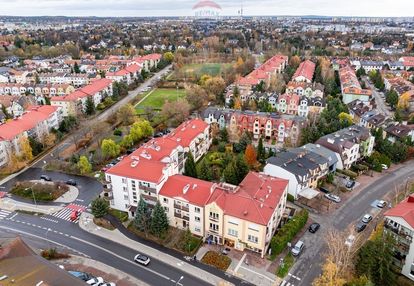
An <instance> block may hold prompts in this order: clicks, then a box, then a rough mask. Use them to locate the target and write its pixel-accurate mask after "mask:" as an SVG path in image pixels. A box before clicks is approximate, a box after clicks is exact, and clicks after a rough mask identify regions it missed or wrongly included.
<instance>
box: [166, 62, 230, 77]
mask: <svg viewBox="0 0 414 286" xmlns="http://www.w3.org/2000/svg"><path fill="white" fill-rule="evenodd" d="M231 65H232V64H229V63H205V64H187V65H184V66H183V67H182V68H181V69H180V70H179V72H174V73H172V74H171V76H170V77H169V79H179V78H177V77H186V78H187V79H193V78H198V77H200V76H202V75H204V74H207V75H210V76H217V75H220V74H221V73H222V72H223V71H224V69H226V68H227V67H229V66H231Z"/></svg>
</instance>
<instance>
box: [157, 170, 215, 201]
mask: <svg viewBox="0 0 414 286" xmlns="http://www.w3.org/2000/svg"><path fill="white" fill-rule="evenodd" d="M213 190H214V183H211V182H207V181H203V180H199V179H195V178H191V177H186V176H183V175H174V176H171V177H169V178H168V180H167V181H166V182H165V184H164V185H163V187H162V188H161V190H160V193H159V194H160V195H161V196H165V197H170V198H181V199H182V200H185V201H187V202H188V203H191V204H193V205H197V206H201V207H203V206H204V205H205V204H206V203H207V201H208V199H209V198H210V196H211V194H212V193H213Z"/></svg>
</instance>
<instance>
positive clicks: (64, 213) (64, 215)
mask: <svg viewBox="0 0 414 286" xmlns="http://www.w3.org/2000/svg"><path fill="white" fill-rule="evenodd" d="M85 209H86V207H85V206H82V205H78V204H69V205H67V206H66V207H64V208H63V209H61V210H60V211H58V212H55V213H53V214H51V216H53V217H55V218H58V219H62V220H66V221H70V222H74V223H77V222H78V221H79V216H78V217H77V218H76V219H75V220H73V221H72V220H71V215H72V212H73V211H79V212H80V213H81V212H83V211H84V210H85ZM45 219H46V218H45ZM51 221H54V220H53V219H51ZM54 222H55V221H54Z"/></svg>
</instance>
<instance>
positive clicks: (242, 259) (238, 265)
mask: <svg viewBox="0 0 414 286" xmlns="http://www.w3.org/2000/svg"><path fill="white" fill-rule="evenodd" d="M246 255H247V253H245V254H243V256H242V258H241V259H240V261H239V263H238V264H237V266H236V268H234V272H236V273H237V271H238V270H239V268H240V266H241V265H242V263H243V261H244V259H245V258H246Z"/></svg>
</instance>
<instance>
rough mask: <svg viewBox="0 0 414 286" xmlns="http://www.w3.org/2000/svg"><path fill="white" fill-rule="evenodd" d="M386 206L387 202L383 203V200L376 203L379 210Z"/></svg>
mask: <svg viewBox="0 0 414 286" xmlns="http://www.w3.org/2000/svg"><path fill="white" fill-rule="evenodd" d="M386 205H387V202H386V201H383V200H380V201H379V202H378V203H377V207H379V208H381V209H382V208H383V207H385V206H386Z"/></svg>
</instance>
